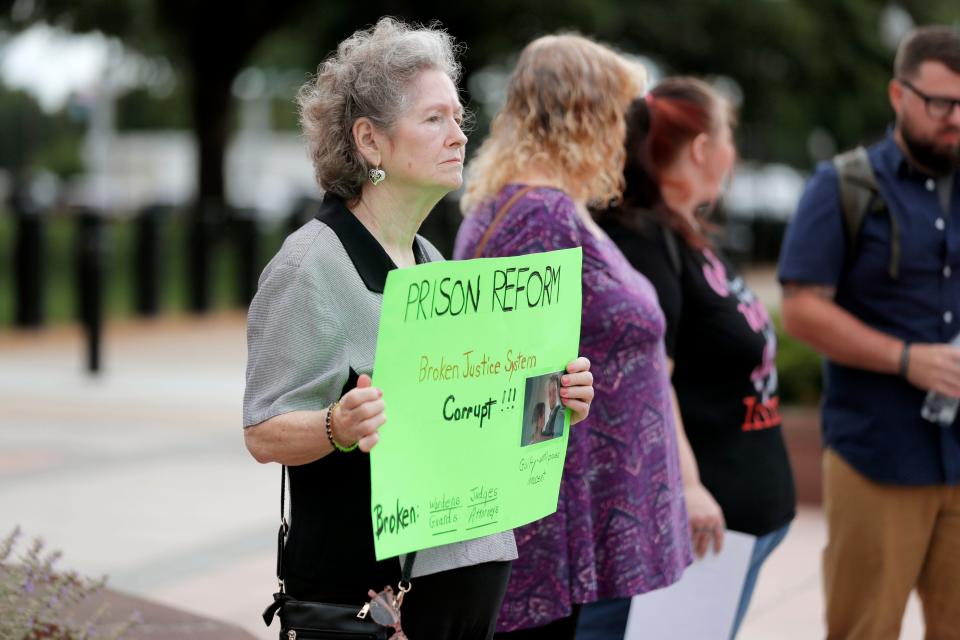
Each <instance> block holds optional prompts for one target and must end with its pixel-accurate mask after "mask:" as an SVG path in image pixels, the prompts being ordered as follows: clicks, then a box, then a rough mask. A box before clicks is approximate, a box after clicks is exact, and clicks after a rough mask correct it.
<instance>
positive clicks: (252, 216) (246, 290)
mask: <svg viewBox="0 0 960 640" xmlns="http://www.w3.org/2000/svg"><path fill="white" fill-rule="evenodd" d="M232 226H233V234H232V235H233V247H234V256H235V259H236V264H235V269H236V275H237V298H238V302H239V303H240V304H241V305H243V306H244V307H247V306H249V305H250V302H251V301H252V300H253V296H254V294H256V293H257V280H258V279H259V277H260V269H261V265H260V232H259V225H258V224H257V213H256V211H255V210H254V209H238V210H236V211H234V215H233V216H232Z"/></svg>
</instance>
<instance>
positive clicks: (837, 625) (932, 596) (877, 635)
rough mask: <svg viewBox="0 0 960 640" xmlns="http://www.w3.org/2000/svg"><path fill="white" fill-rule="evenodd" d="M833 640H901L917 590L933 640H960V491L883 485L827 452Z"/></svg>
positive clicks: (826, 559) (826, 582)
mask: <svg viewBox="0 0 960 640" xmlns="http://www.w3.org/2000/svg"><path fill="white" fill-rule="evenodd" d="M823 494H824V511H825V513H826V518H827V533H828V539H827V547H826V549H825V550H824V552H823V586H824V594H825V596H826V601H827V637H828V638H829V639H830V640H859V639H864V640H887V639H890V640H896V638H898V637H899V635H900V623H901V621H902V619H903V612H904V609H905V608H906V605H907V597H908V596H909V595H910V592H911V591H912V590H913V589H914V587H916V589H917V592H918V593H919V595H920V600H921V602H922V603H923V615H924V620H925V623H926V638H927V640H947V639H951V638H960V486H950V485H923V486H900V485H885V484H878V483H876V482H873V481H872V480H869V479H868V478H866V477H864V476H863V475H861V474H860V473H859V472H857V471H856V470H854V469H853V467H851V466H850V465H849V464H848V463H847V462H846V461H845V460H843V458H841V457H840V456H839V455H838V454H836V453H835V452H833V451H831V450H829V449H827V450H826V451H825V452H824V456H823Z"/></svg>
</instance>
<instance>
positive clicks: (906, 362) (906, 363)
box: [900, 340, 910, 378]
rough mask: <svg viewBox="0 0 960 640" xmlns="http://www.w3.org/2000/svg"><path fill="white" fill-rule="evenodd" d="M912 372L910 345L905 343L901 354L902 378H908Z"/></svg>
mask: <svg viewBox="0 0 960 640" xmlns="http://www.w3.org/2000/svg"><path fill="white" fill-rule="evenodd" d="M909 370H910V343H909V342H908V341H906V340H904V341H903V350H902V351H901V352H900V377H901V378H906V377H907V372H908V371H909Z"/></svg>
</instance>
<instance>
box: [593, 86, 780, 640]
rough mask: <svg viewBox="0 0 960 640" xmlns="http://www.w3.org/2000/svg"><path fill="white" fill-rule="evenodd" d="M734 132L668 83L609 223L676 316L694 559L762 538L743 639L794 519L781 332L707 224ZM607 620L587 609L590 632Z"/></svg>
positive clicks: (704, 104) (645, 120) (724, 116)
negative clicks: (737, 534) (780, 372)
mask: <svg viewBox="0 0 960 640" xmlns="http://www.w3.org/2000/svg"><path fill="white" fill-rule="evenodd" d="M732 127H733V112H732V109H731V107H730V105H729V104H728V103H727V102H726V100H724V99H723V98H722V97H721V96H720V95H718V94H717V93H716V92H715V91H714V90H713V89H712V88H711V87H710V86H709V85H708V84H706V83H704V82H702V81H700V80H696V79H694V78H670V79H666V80H664V81H663V82H661V83H660V84H659V85H657V86H656V87H654V88H653V89H652V90H651V91H650V92H648V93H647V94H646V96H645V98H642V99H638V100H636V101H634V103H633V104H632V105H631V107H630V109H629V111H628V113H627V145H626V149H627V158H626V164H625V168H624V178H625V179H626V186H625V188H624V194H623V202H622V204H621V205H620V206H618V207H616V208H612V209H610V210H607V211H605V212H603V213H602V214H601V217H600V219H601V226H602V227H603V229H604V230H605V231H606V232H607V233H608V234H609V235H610V238H611V239H612V240H613V241H614V242H616V243H617V245H618V246H619V247H620V249H621V250H622V251H623V253H624V255H625V256H626V257H627V259H628V260H630V262H631V263H632V264H633V266H634V267H635V268H636V269H637V270H638V271H639V272H640V273H642V274H643V275H644V276H646V277H647V278H648V279H649V280H650V282H651V283H652V284H653V285H654V287H655V288H656V290H657V296H658V298H659V301H660V306H661V307H662V308H663V312H664V315H665V316H666V322H667V328H666V340H665V341H666V351H667V357H668V363H669V366H670V369H671V380H672V383H673V390H674V403H675V405H674V406H675V408H676V410H677V416H676V424H677V440H678V443H679V446H680V461H681V467H682V471H683V482H684V497H685V499H686V504H687V512H688V514H689V522H690V533H691V537H692V542H693V546H694V549H695V551H696V553H697V554H698V555H700V556H702V555H703V554H704V553H706V551H707V549H708V548H709V547H710V546H711V545H712V546H713V547H714V549H715V550H717V551H719V550H720V547H721V545H722V543H723V532H724V528H729V529H731V530H733V531H741V532H745V533H749V534H752V535H755V536H757V541H756V543H755V546H754V550H753V556H752V558H751V562H750V566H749V569H748V572H747V575H746V578H745V580H744V584H743V587H742V590H741V594H740V601H739V605H738V610H737V614H736V618H735V621H734V624H733V627H732V629H731V630H730V637H731V638H732V637H734V636H735V635H736V633H737V629H738V628H739V625H740V622H741V621H742V619H743V616H744V614H745V613H746V610H747V607H748V605H749V603H750V597H751V595H752V593H753V588H754V585H755V583H756V579H757V575H758V573H759V571H760V566H761V565H762V564H763V562H764V560H765V559H766V558H767V556H768V555H769V554H770V552H771V551H772V550H773V549H774V548H775V547H776V546H777V545H778V544H779V543H780V542H781V540H783V537H784V536H785V535H786V532H787V528H788V526H789V523H790V521H791V520H792V519H793V516H794V514H795V496H794V486H793V476H792V474H791V470H790V462H789V459H788V457H787V452H786V448H785V446H784V442H783V434H782V433H781V430H780V421H781V417H780V412H779V398H778V396H777V369H776V364H775V358H776V349H777V344H776V336H775V333H774V327H773V323H772V322H771V321H770V317H769V315H768V314H767V310H766V309H765V308H764V306H763V304H762V303H761V302H760V300H759V299H758V298H757V297H756V296H755V295H754V294H753V292H751V291H750V289H749V288H748V287H747V285H746V283H745V282H744V280H743V278H741V277H740V276H739V275H738V274H737V273H736V271H735V270H734V268H733V267H732V265H731V264H730V262H729V261H728V260H727V259H726V258H725V257H724V256H723V254H722V253H721V251H720V249H719V248H718V247H717V246H716V245H715V244H714V243H713V242H712V241H711V239H710V237H709V231H710V228H709V227H708V226H707V224H706V222H705V215H706V214H707V213H709V212H710V211H711V210H712V209H713V207H714V205H715V203H716V202H717V199H718V197H719V195H720V193H721V191H722V187H723V184H724V181H725V179H726V178H727V176H728V175H729V174H730V172H731V170H732V169H733V164H734V160H735V158H736V150H735V148H734V145H733V132H732ZM622 615H623V616H625V615H626V614H625V613H623V614H622ZM604 616H606V617H607V618H610V617H611V616H610V612H609V611H606V612H604ZM599 617H600V616H599V615H598V614H597V612H593V611H591V610H590V609H589V608H587V609H585V610H584V612H583V613H582V615H581V624H582V625H583V626H589V625H590V624H593V623H595V621H596V620H597V619H598V618H599ZM585 635H586V634H585ZM586 637H589V636H586Z"/></svg>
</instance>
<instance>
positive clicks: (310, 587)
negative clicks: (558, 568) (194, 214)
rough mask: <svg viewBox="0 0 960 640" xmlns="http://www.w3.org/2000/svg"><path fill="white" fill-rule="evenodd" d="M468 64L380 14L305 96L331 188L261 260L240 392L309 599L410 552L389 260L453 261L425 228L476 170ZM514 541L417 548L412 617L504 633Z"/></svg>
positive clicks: (579, 401) (361, 589) (322, 176)
mask: <svg viewBox="0 0 960 640" xmlns="http://www.w3.org/2000/svg"><path fill="white" fill-rule="evenodd" d="M459 73H460V69H459V65H458V63H457V60H456V46H455V45H454V42H453V39H452V38H451V36H449V35H448V34H447V33H445V32H444V31H442V30H439V29H436V28H421V27H411V26H408V25H405V24H403V23H401V22H399V21H397V20H394V19H391V18H383V19H381V20H380V21H379V22H378V23H377V24H376V25H375V26H373V27H371V28H369V29H366V30H362V31H357V32H356V33H354V34H353V35H352V36H351V37H349V38H348V39H347V40H345V41H344V42H342V43H341V44H340V46H339V47H338V49H337V51H336V52H335V53H333V54H332V55H331V56H330V57H329V58H328V59H327V60H326V61H325V62H324V63H323V64H322V65H321V66H320V68H319V70H318V73H317V75H316V77H315V78H314V79H313V80H311V81H310V82H309V83H308V84H307V85H305V86H304V87H303V88H302V89H301V92H300V95H299V97H298V101H299V106H300V120H301V125H302V128H303V131H304V134H305V138H306V141H307V145H308V148H309V153H310V157H311V160H312V162H313V166H314V169H315V174H316V179H317V182H318V183H319V185H320V187H321V189H322V190H323V191H324V192H325V195H324V198H323V202H322V205H321V206H320V209H319V212H318V213H317V215H316V218H315V219H313V220H311V221H309V222H308V223H306V224H305V225H304V226H303V227H301V228H300V229H299V230H297V231H296V232H294V233H293V234H292V235H290V237H288V238H287V239H286V241H285V242H284V244H283V247H282V248H281V249H280V251H279V253H278V254H277V255H276V256H275V257H274V258H273V259H272V260H271V261H270V263H269V264H268V265H267V267H266V269H265V270H264V272H263V274H262V275H261V277H260V282H259V286H258V291H257V295H256V297H255V299H254V300H253V302H252V304H251V306H250V310H249V315H248V328H247V338H248V363H247V376H246V392H245V395H244V406H243V420H244V427H245V431H244V435H245V440H246V444H247V448H248V449H249V451H250V452H251V454H252V455H253V456H254V458H256V459H257V460H258V461H260V462H279V463H281V464H284V465H286V466H287V468H288V471H289V478H290V500H291V517H292V520H291V526H290V530H289V534H288V536H287V542H286V546H285V550H284V555H283V564H284V567H283V569H284V580H285V586H286V591H287V593H289V594H290V595H291V596H292V597H295V598H298V599H302V600H318V601H325V602H334V603H344V604H356V603H359V602H363V601H365V600H366V599H367V590H368V589H370V588H374V589H380V588H383V586H384V585H388V584H396V583H397V581H398V579H399V578H400V572H401V566H400V563H399V561H398V560H397V559H396V558H390V559H387V560H384V561H379V562H378V561H377V560H376V559H375V557H374V550H373V533H372V528H371V523H370V512H369V504H370V459H369V456H368V455H367V453H369V451H370V449H371V448H372V447H373V446H375V445H376V443H377V441H378V438H379V429H380V428H381V427H384V424H385V423H386V420H387V418H386V416H387V411H386V407H387V406H388V403H389V397H387V396H386V395H385V394H384V393H383V392H382V391H381V390H380V389H377V388H375V387H373V386H371V379H370V373H371V372H372V369H373V359H374V351H375V346H376V339H377V324H378V319H379V316H380V305H381V303H382V297H383V288H384V284H385V282H386V278H387V273H388V272H389V271H390V270H391V269H394V268H405V267H411V266H413V265H416V264H421V263H425V262H430V261H434V260H442V257H441V256H440V254H439V252H438V251H437V250H436V249H435V248H434V247H433V246H432V245H431V244H430V243H429V242H428V241H427V240H425V239H424V238H422V237H421V236H419V235H417V231H418V229H419V227H420V225H421V223H422V222H423V220H424V219H425V218H426V216H427V215H428V214H429V213H430V211H431V209H433V207H434V205H436V203H437V202H438V201H439V200H440V199H441V198H442V197H443V196H444V195H445V194H447V193H448V192H450V191H452V190H455V189H457V188H459V187H460V185H461V183H462V180H463V178H462V171H463V161H464V148H465V145H466V142H467V138H466V136H465V135H464V133H463V130H462V124H463V117H464V109H463V106H462V105H461V102H460V98H459V94H458V92H457V88H456V82H457V80H458V79H459ZM567 371H568V375H567V376H565V378H567V384H566V385H565V391H566V393H565V395H564V403H565V405H566V406H567V407H569V408H570V409H572V410H573V421H574V422H576V421H579V420H582V419H583V418H585V417H586V415H587V414H588V412H589V405H590V401H591V399H592V397H593V386H592V376H591V374H590V373H589V363H588V362H587V361H586V359H584V358H579V359H577V360H575V361H573V362H572V363H571V364H570V366H569V367H568V369H567ZM384 428H389V426H387V427H384ZM422 462H423V461H419V460H411V461H410V464H411V465H418V464H421V463H422ZM516 557H517V547H516V543H515V541H514V537H513V533H512V532H511V531H506V532H503V533H496V534H493V535H489V536H486V537H482V538H478V539H475V540H469V541H466V542H459V543H455V544H450V545H444V546H440V547H434V548H431V549H426V550H423V551H421V552H419V554H418V555H417V557H416V561H415V564H414V568H413V573H412V575H413V589H412V590H411V592H410V594H409V595H408V596H407V597H406V599H405V600H404V605H403V627H404V631H405V632H406V633H407V634H408V635H409V636H410V637H411V638H463V639H474V638H476V639H480V638H489V637H491V636H492V634H493V630H494V626H495V622H496V617H497V612H498V610H499V608H500V605H501V602H502V600H503V595H504V591H505V588H506V584H507V579H508V577H509V573H510V563H511V561H512V560H514V559H515V558H516Z"/></svg>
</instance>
